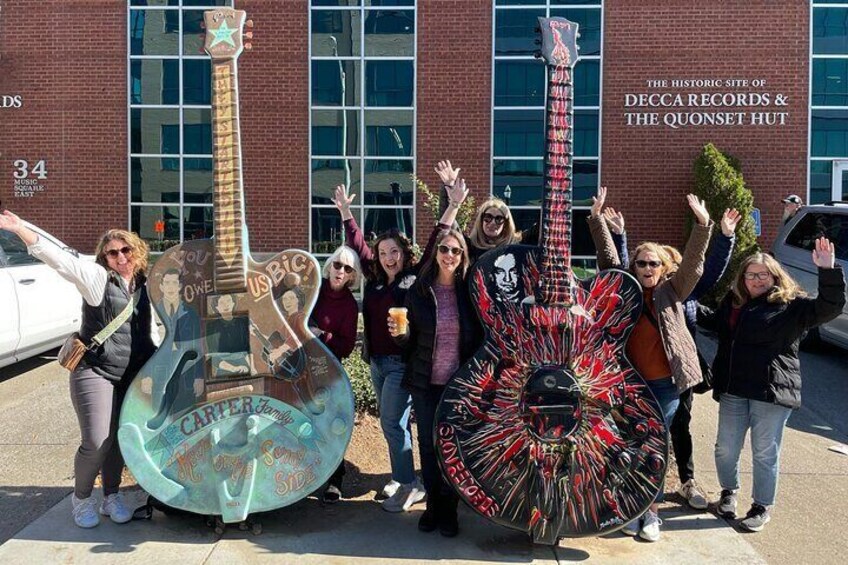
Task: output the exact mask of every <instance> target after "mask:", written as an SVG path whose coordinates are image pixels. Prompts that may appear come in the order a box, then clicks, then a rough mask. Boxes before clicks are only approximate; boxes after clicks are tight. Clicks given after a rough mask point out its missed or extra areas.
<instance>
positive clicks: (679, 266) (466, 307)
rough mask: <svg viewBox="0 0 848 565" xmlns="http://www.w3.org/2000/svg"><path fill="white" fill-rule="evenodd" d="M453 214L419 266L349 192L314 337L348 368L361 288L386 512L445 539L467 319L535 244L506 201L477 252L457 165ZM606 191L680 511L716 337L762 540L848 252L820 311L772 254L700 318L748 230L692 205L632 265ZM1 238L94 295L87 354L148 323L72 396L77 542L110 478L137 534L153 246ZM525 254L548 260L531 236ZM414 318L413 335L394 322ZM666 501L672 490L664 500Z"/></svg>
mask: <svg viewBox="0 0 848 565" xmlns="http://www.w3.org/2000/svg"><path fill="white" fill-rule="evenodd" d="M435 170H436V173H437V174H438V175H439V178H440V179H441V182H442V183H443V185H444V186H445V189H446V194H447V196H448V199H449V202H448V205H447V207H446V209H445V212H444V213H443V215H442V217H441V218H440V220H439V222H438V223H437V224H436V226H435V227H434V228H433V230H432V232H431V233H430V234H429V239H428V242H427V245H426V247H425V249H424V252H423V255H422V256H421V258H420V260H418V261H416V260H415V259H414V257H413V252H412V244H411V242H410V241H409V239H408V238H407V237H406V236H405V235H404V234H403V233H399V232H397V231H394V230H392V231H389V232H386V233H383V234H381V235H379V236H378V237H377V238H376V240H375V241H374V242H373V243H372V244H371V245H369V244H368V243H367V242H366V240H365V237H364V235H363V233H362V230H361V229H360V227H359V226H358V225H357V223H356V220H355V219H354V218H353V215H352V213H351V211H350V206H351V203H352V202H353V200H354V198H355V195H352V194H349V193H348V191H347V188H346V187H344V186H339V187H337V189H336V192H335V197H334V202H335V204H336V206H337V208H338V210H339V212H340V214H341V218H342V221H343V224H344V229H345V237H346V244H345V245H343V246H341V247H339V248H338V249H336V250H335V251H334V252H333V253H332V255H331V256H330V257H329V259H328V260H327V261H326V263H325V265H324V269H323V276H324V280H323V283H322V286H321V290H320V294H319V298H318V301H317V304H316V306H315V308H314V310H313V312H312V316H311V318H310V321H309V326H310V328H311V329H312V330H313V333H315V335H316V336H318V338H319V339H321V340H322V341H323V342H324V344H325V345H326V346H327V347H328V348H329V349H330V351H332V352H333V353H334V354H335V355H336V356H337V357H338V358H339V359H344V358H345V357H347V356H349V355H350V354H351V353H352V351H353V349H354V344H355V341H356V333H357V318H358V308H357V304H356V299H355V297H354V294H353V290H354V289H355V288H356V287H357V285H358V283H359V279H360V278H362V279H364V294H363V302H362V314H363V321H364V339H363V347H362V350H363V351H362V353H363V358H364V359H365V360H366V361H367V362H369V363H370V368H371V380H372V383H373V386H374V391H375V394H376V397H377V404H378V409H379V413H380V424H381V427H382V431H383V435H384V437H385V440H386V444H387V446H388V452H389V459H390V464H391V480H390V481H389V482H388V483H387V484H386V485H385V486H384V487H383V488H382V491H381V493H379V494H380V495H381V497H382V498H384V500H383V502H382V507H383V509H384V510H386V511H388V512H403V511H406V510H409V509H410V508H411V507H412V506H413V505H414V504H416V503H418V502H421V501H422V500H424V499H425V498H426V510H425V511H424V512H423V513H422V514H421V516H420V518H419V522H418V527H419V529H420V530H421V531H424V532H431V531H435V530H436V529H438V530H439V531H440V533H441V534H442V535H444V536H448V537H450V536H455V535H456V534H457V532H458V520H457V505H458V498H457V495H456V494H455V492H454V490H453V489H452V488H451V487H450V486H449V485H447V484H446V483H445V482H444V480H443V479H442V474H441V472H440V470H439V466H438V462H437V459H436V453H435V449H434V441H433V425H434V419H435V413H436V407H437V405H438V402H439V399H440V397H441V394H442V391H443V390H444V388H445V385H446V383H447V382H448V381H449V379H450V378H451V375H452V374H453V373H454V372H455V371H456V370H457V369H458V368H459V367H460V366H461V365H462V363H463V362H464V361H465V360H466V359H468V358H469V357H470V356H471V355H472V354H473V353H474V351H475V349H476V348H477V347H478V346H479V344H480V343H481V340H482V329H481V328H480V326H479V322H478V319H477V316H476V314H475V313H474V311H473V309H472V306H471V304H470V297H469V295H468V291H467V284H465V283H466V274H467V272H468V269H469V267H470V265H471V264H473V262H474V261H475V260H476V259H477V258H478V257H479V256H480V255H481V254H482V253H484V252H486V251H488V250H490V249H494V248H496V247H499V246H501V245H508V244H512V243H516V242H519V241H521V240H522V236H521V234H519V233H517V232H516V229H515V224H514V222H513V219H512V216H511V214H510V210H509V208H508V206H507V205H506V204H504V203H503V202H502V201H500V200H498V199H494V198H493V199H490V200H487V201H486V202H484V203H483V204H482V205H481V206H480V207H479V209H478V210H477V214H476V217H475V219H474V223H473V226H472V228H471V231H470V233H469V234H468V235H467V236H466V235H465V234H463V233H462V232H461V231H460V230H459V229H457V228H456V227H455V222H454V220H455V218H456V214H457V211H458V209H459V207H460V206H461V204H462V202H463V201H464V200H465V198H466V196H467V194H468V191H467V189H466V186H465V182H464V181H463V179H461V178H459V169H455V168H453V167H452V165H451V163H450V162H449V161H443V162H440V163H439V164H438V165H437V166H436V168H435ZM606 196H607V191H606V189H605V188H604V187H601V188H600V189H599V191H598V195H597V197H595V198H593V205H592V208H591V214H590V217H589V228H590V231H591V233H592V237H593V239H594V242H595V245H596V248H597V253H598V256H597V258H598V267H599V269H605V268H610V267H618V268H625V269H628V270H629V272H630V273H631V274H632V275H633V276H634V277H635V278H636V280H637V281H638V282H639V284H640V285H641V288H642V291H643V298H644V307H643V311H642V314H641V316H640V318H639V320H638V322H637V324H636V325H635V327H634V329H633V331H632V333H631V335H630V338H629V340H628V343H627V346H626V354H627V357H628V359H629V361H630V362H631V364H632V365H633V366H634V368H635V369H636V370H637V371H638V372H639V373H640V374H641V375H642V377H643V378H644V379H645V381H646V383H647V385H648V387H649V388H650V390H651V391H652V392H653V394H654V396H655V397H656V399H657V401H658V404H659V406H660V407H661V411H662V414H663V417H664V419H665V423H666V426H667V428H668V429H670V430H671V432H672V433H671V437H672V443H673V446H674V451H675V455H676V459H677V464H678V471H679V475H680V481H681V484H682V486H681V488H680V491H679V492H680V494H681V495H682V496H684V497H685V499H686V500H687V501H688V502H689V504H690V505H691V506H693V507H695V508H700V509H703V508H706V507H707V501H706V497H705V496H704V494H703V493H702V492H701V491H700V490H699V489H698V487H697V484H696V483H695V481H694V465H693V463H692V439H691V434H690V432H689V422H690V420H691V407H692V391H693V389H695V388H696V387H697V386H699V384H700V383H701V382H702V380H703V374H704V372H705V371H709V370H710V368H709V367H708V366H707V364H706V362H705V361H704V360H703V358H702V357H701V356H700V354H699V353H698V350H697V347H696V345H695V341H694V332H695V322H696V320H697V321H698V322H699V323H701V324H702V325H705V326H708V327H710V328H712V329H713V330H714V331H716V332H717V335H718V342H719V343H718V353H717V355H716V357H715V360H714V361H713V363H712V368H711V372H712V388H713V397H714V398H715V399H716V400H717V401H719V403H720V409H719V425H718V434H717V439H716V446H715V460H716V469H717V473H718V478H719V482H720V484H721V488H722V493H721V497H720V500H719V501H718V503H717V509H718V512H719V513H720V514H721V515H723V516H725V517H727V518H735V517H736V507H737V498H738V490H739V488H740V481H739V458H740V453H741V449H742V445H743V441H744V437H745V435H746V433H747V431H748V429H749V428H750V430H751V442H752V452H753V460H754V473H753V504H752V506H751V508H750V510H749V511H748V513H747V514H746V516H745V517H744V519H742V520H741V522H740V526H741V527H743V528H745V529H748V530H751V531H759V530H761V529H762V528H763V527H764V525H765V524H766V523H767V522H768V521H769V520H770V517H771V511H772V508H773V506H774V503H775V495H776V490H777V480H778V468H779V457H780V448H781V442H782V436H783V430H784V427H785V424H786V421H787V419H788V417H789V415H790V414H791V411H792V409H794V408H798V407H799V406H800V390H801V372H800V366H799V359H798V346H799V341H800V339H801V337H802V336H803V334H804V332H805V331H806V330H808V329H809V328H812V327H814V326H816V325H818V324H821V323H824V322H826V321H828V320H830V319H833V318H834V317H836V316H837V315H839V313H840V312H841V311H842V308H843V306H844V304H845V281H844V276H843V273H842V271H841V269H840V268H839V267H838V266H835V264H834V246H833V244H832V243H831V242H829V241H828V240H827V239H825V238H820V239H819V240H818V241H817V242H816V245H815V250H814V251H813V261H814V263H815V264H816V265H817V266H818V267H819V291H818V295H817V296H816V298H808V297H806V296H805V294H804V292H803V291H802V290H801V289H800V288H799V287H798V285H797V283H795V282H794V281H793V280H792V279H791V277H790V276H789V275H788V274H787V273H786V272H785V271H784V270H783V268H782V267H781V266H780V265H779V264H778V263H777V262H776V261H775V260H774V259H773V258H771V257H770V256H769V255H765V254H761V253H756V254H754V255H752V256H750V257H748V258H746V259H745V260H744V261H743V262H742V264H741V266H740V267H739V269H738V270H737V272H736V273H735V274H734V276H733V282H732V285H731V292H730V293H728V295H727V296H726V297H725V298H724V299H723V301H722V302H721V303H720V305H719V307H718V309H717V310H715V311H711V310H709V309H707V308H705V307H704V306H701V305H699V304H698V299H699V298H701V297H702V296H704V295H705V294H706V293H707V292H709V291H710V289H711V288H712V287H713V286H714V285H715V283H716V282H717V281H718V279H719V278H721V276H722V273H723V272H724V270H725V268H726V266H727V264H728V262H729V259H730V256H731V252H732V249H733V239H734V231H735V229H736V226H737V224H738V223H739V220H740V216H739V214H738V213H737V212H736V211H735V210H727V211H726V212H725V213H724V215H723V216H722V218H721V220H720V228H721V234H720V235H718V236H716V238H714V242H713V245H712V249H711V250H710V251H709V254H708V253H707V252H708V248H709V247H710V236H711V232H712V230H713V226H714V223H713V221H712V220H711V219H710V216H709V214H708V212H707V209H706V207H705V205H704V203H703V202H702V201H699V200H698V199H697V198H696V197H694V196H693V195H689V196H688V197H687V201H688V204H689V207H690V209H691V211H692V213H693V215H694V217H695V220H696V221H695V224H694V226H693V229H692V233H691V235H690V237H689V241H688V242H687V244H686V247H685V249H684V251H683V254H682V255H681V254H680V253H679V252H678V251H677V250H676V249H674V248H673V247H670V246H667V245H662V244H658V243H652V242H647V243H642V244H640V245H638V246H637V247H636V249H635V250H634V251H633V253H632V260H630V261H629V260H628V257H629V254H628V251H627V242H626V232H625V230H624V217H623V215H622V214H621V213H620V212H617V211H615V210H614V209H612V208H606V207H605V203H606ZM0 229H5V230H8V231H10V232H13V233H15V234H17V235H18V236H19V237H20V238H21V239H22V240H23V241H24V242H25V243H26V245H27V249H28V251H29V252H30V253H31V254H33V255H34V256H36V257H37V258H39V259H41V260H42V261H44V262H45V263H47V264H48V265H50V266H51V267H53V268H54V269H56V270H57V271H58V273H59V274H60V275H61V276H63V277H64V278H66V279H68V280H70V281H71V282H73V283H74V284H75V285H76V286H77V288H78V289H79V291H80V293H81V294H82V296H83V322H82V328H81V332H80V333H81V336H82V339H83V340H88V339H90V338H91V337H92V336H93V335H95V334H96V333H97V332H98V331H99V330H100V329H102V328H103V327H105V326H106V325H107V324H108V323H109V321H110V320H111V319H112V318H113V317H114V316H115V315H116V313H117V312H119V311H120V310H122V309H123V307H124V306H125V305H126V304H127V303H128V301H129V300H133V299H135V300H136V301H137V302H136V306H135V308H134V310H133V314H132V316H131V317H130V319H129V320H128V321H127V322H126V323H125V324H124V325H123V326H122V327H121V328H120V329H119V330H118V331H117V332H116V334H115V337H113V338H112V339H111V340H110V341H109V342H107V344H104V346H103V347H101V348H100V349H95V350H94V351H93V352H92V353H90V354H87V355H86V357H85V358H84V361H83V362H82V363H81V364H80V366H79V367H78V368H77V369H76V370H75V371H74V372H73V373H72V375H71V397H72V401H73V403H74V408H75V410H76V413H77V417H78V420H79V425H80V431H81V436H82V442H81V445H80V448H79V450H78V452H77V455H76V457H75V461H74V470H75V487H74V494H73V497H72V507H73V517H74V521H75V523H76V524H77V525H79V526H80V527H93V526H96V525H97V523H98V522H99V519H100V518H99V515H98V511H97V508H96V502H95V499H94V496H93V495H92V489H93V485H94V480H95V477H96V475H97V474H98V472H101V471H102V474H103V493H104V497H105V498H104V501H103V503H102V505H101V506H100V509H99V514H100V515H104V516H109V517H110V518H111V519H112V520H113V521H115V522H119V523H120V522H126V521H128V520H130V519H131V516H132V512H131V511H130V510H129V509H128V508H127V507H126V505H125V504H124V502H123V500H122V498H121V495H120V493H119V491H118V486H119V484H120V476H121V473H120V470H121V468H122V466H123V460H122V459H121V454H120V451H119V449H118V444H117V440H116V431H117V417H118V408H119V407H120V404H121V400H122V397H123V394H124V393H125V391H126V388H127V386H128V384H129V382H130V381H131V380H132V378H133V377H134V376H135V374H136V372H137V371H138V370H139V368H140V367H141V366H142V365H143V363H144V362H145V361H146V359H147V358H149V357H150V355H152V353H153V351H154V349H155V347H156V344H157V343H158V337H157V332H156V325H155V323H154V317H153V314H152V311H151V307H150V300H149V298H148V297H147V292H146V288H145V285H146V282H147V281H146V278H145V272H146V268H147V260H148V249H147V245H146V244H145V242H144V241H143V240H141V239H140V238H139V237H138V236H137V235H135V234H133V233H131V232H127V231H124V230H110V231H108V232H107V233H106V234H104V236H103V237H102V238H101V240H100V242H99V243H98V246H97V250H96V262H95V263H91V262H87V261H82V260H79V259H77V258H76V257H75V256H73V255H71V254H69V253H66V252H64V251H62V250H60V249H58V248H56V247H53V246H51V245H50V244H49V243H47V242H42V241H40V240H39V237H38V235H37V234H36V233H35V232H33V231H32V230H30V229H28V228H27V227H26V225H25V224H24V223H23V222H22V221H21V220H20V219H19V218H18V217H17V216H15V215H14V214H12V213H11V212H9V211H4V212H3V213H2V214H1V215H0ZM524 242H525V243H531V244H536V243H537V241H536V240H534V236H533V235H529V236H526V237H525V238H524ZM401 306H402V307H405V308H406V309H407V322H408V323H407V324H406V325H405V327H404V326H403V325H401V324H398V323H397V322H396V320H395V319H394V318H392V317H391V316H390V315H389V309H390V308H394V307H401ZM413 409H414V411H415V417H416V421H417V430H418V434H417V440H418V446H419V452H420V458H421V471H422V478H423V485H422V484H421V482H419V480H418V479H417V478H416V473H415V468H414V464H413V456H412V432H411V425H410V413H411V411H412V410H413ZM344 471H345V468H344V463H342V465H341V466H340V467H339V469H338V470H337V471H336V473H335V474H334V475H333V477H332V478H331V479H330V481H329V483H328V485H327V486H326V488H325V490H324V491H323V493H322V498H323V500H324V501H325V502H327V503H333V502H336V501H338V500H339V499H340V498H341V496H342V477H343V476H344ZM661 490H662V489H661ZM661 500H662V493H660V495H659V496H658V498H657V500H656V502H655V503H654V504H652V505H651V507H650V508H649V509H648V510H647V511H646V512H645V513H644V514H643V515H642V516H639V517H637V518H636V519H634V520H633V521H632V522H631V523H629V524H627V525H626V526H625V527H624V529H623V531H624V532H626V533H628V534H630V535H638V536H639V537H641V538H643V539H645V540H648V541H656V540H657V539H659V537H660V525H661V523H662V522H661V520H660V519H659V516H658V503H659V502H660V501H661Z"/></svg>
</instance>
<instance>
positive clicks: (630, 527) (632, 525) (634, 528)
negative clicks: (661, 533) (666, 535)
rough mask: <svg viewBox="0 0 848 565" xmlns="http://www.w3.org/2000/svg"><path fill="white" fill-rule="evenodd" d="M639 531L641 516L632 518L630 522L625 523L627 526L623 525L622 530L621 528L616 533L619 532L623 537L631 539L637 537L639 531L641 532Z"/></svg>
mask: <svg viewBox="0 0 848 565" xmlns="http://www.w3.org/2000/svg"><path fill="white" fill-rule="evenodd" d="M641 529H642V516H639V517H638V518H633V519H632V520H630V521H629V522H628V523H627V525H625V526H624V527H623V528H621V529H620V530H618V531H619V532H621V533H622V534H624V535H625V536H631V537H633V536H635V535H638V534H639V530H641Z"/></svg>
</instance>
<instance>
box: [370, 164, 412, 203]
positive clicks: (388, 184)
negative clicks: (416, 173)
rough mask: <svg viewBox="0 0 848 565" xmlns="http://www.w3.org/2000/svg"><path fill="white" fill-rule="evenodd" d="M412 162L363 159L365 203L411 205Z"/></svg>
mask: <svg viewBox="0 0 848 565" xmlns="http://www.w3.org/2000/svg"><path fill="white" fill-rule="evenodd" d="M412 169H413V163H412V161H411V160H409V161H400V160H390V159H367V160H366V161H365V183H364V184H365V204H384V205H394V206H400V205H407V206H411V205H412V197H413V191H414V187H413V181H412Z"/></svg>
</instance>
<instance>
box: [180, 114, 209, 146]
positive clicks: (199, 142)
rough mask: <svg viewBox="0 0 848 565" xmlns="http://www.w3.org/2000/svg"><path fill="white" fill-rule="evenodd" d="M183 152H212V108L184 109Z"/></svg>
mask: <svg viewBox="0 0 848 565" xmlns="http://www.w3.org/2000/svg"><path fill="white" fill-rule="evenodd" d="M183 119H184V120H185V123H184V124H183V153H185V154H187V155H211V154H212V110H199V109H192V108H189V109H186V110H183Z"/></svg>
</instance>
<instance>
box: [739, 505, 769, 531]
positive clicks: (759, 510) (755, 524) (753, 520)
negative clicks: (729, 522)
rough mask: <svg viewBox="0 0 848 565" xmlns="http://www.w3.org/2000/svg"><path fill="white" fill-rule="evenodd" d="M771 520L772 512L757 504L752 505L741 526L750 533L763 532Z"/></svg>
mask: <svg viewBox="0 0 848 565" xmlns="http://www.w3.org/2000/svg"><path fill="white" fill-rule="evenodd" d="M769 520H771V512H769V509H768V508H766V507H765V506H763V505H762V504H757V503H756V502H755V503H754V504H752V505H751V509H750V510H748V514H746V515H745V519H744V520H742V521H741V522H739V525H740V526H741V527H742V528H744V529H746V530H748V531H749V532H761V531H762V530H763V528H764V527H765V526H766V524H768V523H769Z"/></svg>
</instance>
